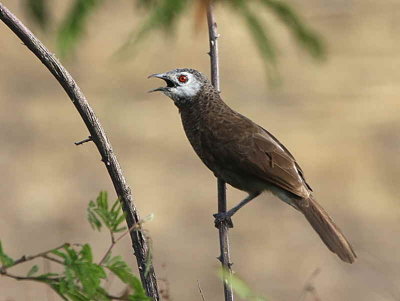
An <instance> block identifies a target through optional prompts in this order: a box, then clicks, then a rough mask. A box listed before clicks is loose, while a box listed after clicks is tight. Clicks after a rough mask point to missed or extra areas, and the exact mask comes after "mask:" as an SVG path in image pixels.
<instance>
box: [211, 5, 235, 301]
mask: <svg viewBox="0 0 400 301" xmlns="http://www.w3.org/2000/svg"><path fill="white" fill-rule="evenodd" d="M207 23H208V34H209V41H210V52H209V54H210V60H211V81H212V84H213V86H214V87H215V89H217V90H218V91H220V88H219V63H218V41H217V39H218V32H217V23H216V22H215V18H214V13H213V5H212V1H211V0H209V3H208V6H207ZM217 185H218V213H222V212H226V209H227V206H226V186H225V182H224V181H223V180H221V179H218V184H217ZM218 230H219V245H220V251H221V255H220V256H219V260H220V261H221V264H222V269H223V271H222V275H223V281H224V294H225V301H233V292H232V285H231V277H232V269H231V265H232V264H231V259H230V252H229V238H228V231H229V225H228V222H227V221H223V222H221V223H218Z"/></svg>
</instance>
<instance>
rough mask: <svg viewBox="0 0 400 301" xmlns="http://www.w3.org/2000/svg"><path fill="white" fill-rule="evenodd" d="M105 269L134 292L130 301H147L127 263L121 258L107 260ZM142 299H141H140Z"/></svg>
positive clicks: (138, 281)
mask: <svg viewBox="0 0 400 301" xmlns="http://www.w3.org/2000/svg"><path fill="white" fill-rule="evenodd" d="M106 268H107V269H109V270H110V271H111V272H112V273H113V274H115V275H116V276H117V277H118V278H119V279H120V280H121V281H122V282H124V283H126V284H128V285H129V287H130V288H132V289H133V290H134V292H135V293H134V294H133V295H132V298H139V299H132V300H146V301H147V300H149V301H150V299H149V298H148V297H147V296H146V291H145V290H144V288H143V286H142V284H141V282H140V280H139V279H138V278H137V277H136V276H135V275H133V274H132V271H131V269H130V268H129V266H128V265H127V263H126V262H125V261H124V260H123V259H122V257H121V256H115V257H113V258H111V259H110V260H108V262H107V263H106ZM140 298H142V299H140Z"/></svg>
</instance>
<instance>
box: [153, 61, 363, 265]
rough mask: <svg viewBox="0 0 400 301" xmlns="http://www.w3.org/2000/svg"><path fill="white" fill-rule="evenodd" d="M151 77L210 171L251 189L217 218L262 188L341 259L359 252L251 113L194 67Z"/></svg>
mask: <svg viewBox="0 0 400 301" xmlns="http://www.w3.org/2000/svg"><path fill="white" fill-rule="evenodd" d="M149 77H157V78H161V79H163V80H164V81H165V82H166V84H167V86H166V87H160V88H157V89H154V90H151V91H150V92H154V91H161V92H163V93H164V94H165V95H167V96H168V97H170V98H171V99H172V100H173V101H174V103H175V105H176V106H177V107H178V109H179V112H180V114H181V118H182V123H183V128H184V129H185V132H186V136H187V137H188V139H189V141H190V143H191V145H192V147H193V148H194V150H195V152H196V153H197V155H198V156H199V157H200V159H201V160H202V161H203V162H204V164H205V165H206V166H207V167H208V168H209V169H210V170H211V171H212V172H213V173H214V175H215V176H216V177H217V178H219V179H222V180H223V181H225V182H226V183H229V184H230V185H232V186H233V187H235V188H237V189H240V190H243V191H246V192H247V193H248V194H249V195H248V197H246V198H245V199H244V200H243V201H241V202H240V203H239V204H238V205H237V206H235V207H233V208H232V209H230V210H229V211H227V212H226V213H225V214H216V215H214V216H215V217H216V222H218V221H221V220H223V219H225V220H226V219H228V220H229V219H230V217H231V216H232V215H233V214H234V213H235V212H236V211H238V210H239V209H240V208H241V207H243V206H244V205H245V204H246V203H248V202H250V201H251V200H253V199H254V198H255V197H257V196H258V195H260V194H261V193H262V192H263V191H270V192H272V193H273V194H274V195H276V196H277V197H278V198H279V199H281V200H282V201H284V202H286V203H287V204H289V205H291V206H292V207H294V208H295V209H297V210H299V211H300V212H301V213H303V214H304V216H305V217H306V219H307V220H308V221H309V223H310V224H311V226H312V227H313V228H314V230H315V231H316V232H317V233H318V235H319V236H320V237H321V239H322V241H323V242H324V243H325V244H326V246H327V247H328V248H329V250H331V251H332V252H333V253H336V254H337V255H338V256H339V257H340V259H342V260H343V261H345V262H349V263H352V262H354V260H355V258H356V257H357V256H356V254H355V252H354V251H353V249H352V247H351V245H350V243H349V242H348V241H347V239H346V237H345V236H344V235H343V233H342V232H341V231H340V229H339V228H338V227H337V226H336V224H335V223H334V222H333V220H332V218H331V217H330V216H329V215H328V213H326V212H325V210H324V209H323V208H322V207H321V206H320V205H319V204H318V203H317V201H316V200H315V199H314V197H313V195H312V189H311V187H310V185H308V183H307V182H306V180H305V178H304V173H303V171H302V169H301V168H300V166H299V164H298V163H297V162H296V160H295V158H294V157H293V156H292V154H291V153H290V152H289V151H288V150H287V149H286V147H285V146H283V145H282V144H281V143H280V142H279V141H278V139H276V138H275V137H274V136H272V135H271V134H270V133H269V132H268V131H267V130H265V129H263V128H262V127H261V126H259V125H257V124H255V123H254V122H253V121H251V120H250V119H248V118H246V117H245V116H243V115H241V114H239V113H237V112H235V111H234V110H232V109H231V108H230V107H229V106H228V105H227V104H226V103H225V102H223V100H222V99H221V97H220V94H219V92H218V91H217V90H216V89H215V88H214V87H213V86H212V84H211V83H210V82H209V81H208V79H207V78H206V77H205V76H204V75H203V74H202V73H200V72H198V71H196V70H194V69H175V70H172V71H169V72H166V73H159V74H153V75H150V76H149Z"/></svg>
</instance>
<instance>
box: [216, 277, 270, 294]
mask: <svg viewBox="0 0 400 301" xmlns="http://www.w3.org/2000/svg"><path fill="white" fill-rule="evenodd" d="M224 273H227V274H226V275H228V273H229V272H228V271H225V270H224V269H220V271H219V273H218V276H219V277H220V278H221V279H222V280H224V279H225V277H224ZM225 281H227V282H229V283H230V285H231V286H232V289H233V290H234V291H235V293H236V294H237V295H238V296H239V298H241V299H243V300H249V301H266V300H267V299H265V298H264V297H260V296H258V295H256V294H255V293H254V291H253V290H252V289H251V288H250V287H249V286H248V285H247V283H246V282H244V281H243V280H242V279H240V278H239V277H238V276H235V275H231V277H227V279H225Z"/></svg>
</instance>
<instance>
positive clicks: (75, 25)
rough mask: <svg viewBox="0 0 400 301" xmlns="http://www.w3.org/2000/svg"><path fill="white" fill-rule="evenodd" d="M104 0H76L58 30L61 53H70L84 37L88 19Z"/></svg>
mask: <svg viewBox="0 0 400 301" xmlns="http://www.w3.org/2000/svg"><path fill="white" fill-rule="evenodd" d="M102 2H103V0H75V1H74V3H73V4H72V7H71V9H70V11H69V12H68V14H67V15H66V17H65V18H64V21H63V22H62V25H61V27H60V29H59V32H58V37H57V45H58V49H59V51H60V55H61V56H62V57H65V56H66V55H67V54H68V53H70V52H71V51H72V50H73V49H74V47H75V46H76V43H77V42H78V40H79V39H80V38H81V37H82V35H83V33H84V31H85V27H86V23H87V20H88V18H89V16H90V14H91V13H93V11H94V10H95V9H96V8H97V7H98V6H99V5H100V4H101V3H102Z"/></svg>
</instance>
